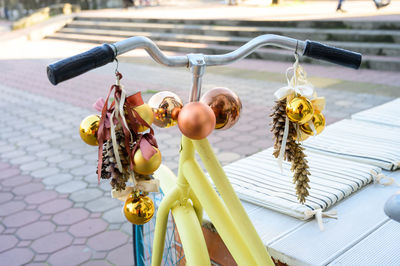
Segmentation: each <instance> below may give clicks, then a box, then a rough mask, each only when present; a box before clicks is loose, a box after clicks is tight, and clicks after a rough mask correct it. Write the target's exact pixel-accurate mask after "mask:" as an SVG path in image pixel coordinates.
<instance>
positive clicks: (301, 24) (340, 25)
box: [76, 15, 400, 30]
mask: <svg viewBox="0 0 400 266" xmlns="http://www.w3.org/2000/svg"><path fill="white" fill-rule="evenodd" d="M76 20H86V21H99V22H100V21H101V22H106V21H113V22H128V23H132V22H137V23H161V24H175V25H182V24H191V25H193V24H194V25H220V26H257V27H258V26H261V27H289V28H319V29H365V30H400V22H399V21H368V20H367V21H359V20H357V21H355V20H304V21H258V20H200V19H147V18H121V17H119V18H115V17H91V16H84V15H80V16H77V17H76Z"/></svg>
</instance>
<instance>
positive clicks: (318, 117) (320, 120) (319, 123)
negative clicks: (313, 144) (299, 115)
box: [300, 113, 325, 136]
mask: <svg viewBox="0 0 400 266" xmlns="http://www.w3.org/2000/svg"><path fill="white" fill-rule="evenodd" d="M311 121H312V122H313V124H314V128H315V131H316V133H317V135H318V134H319V133H321V132H322V131H323V130H324V128H325V117H324V115H323V114H322V113H315V114H314V116H313V118H312V120H311ZM300 129H301V131H303V132H304V133H306V134H308V135H311V136H313V135H314V132H313V130H312V128H311V126H310V122H307V123H305V124H304V125H301V126H300Z"/></svg>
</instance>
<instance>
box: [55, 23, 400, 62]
mask: <svg viewBox="0 0 400 266" xmlns="http://www.w3.org/2000/svg"><path fill="white" fill-rule="evenodd" d="M59 33H65V34H83V35H98V36H113V37H124V38H128V37H132V36H139V35H140V36H146V37H149V38H150V39H152V40H165V41H179V42H197V43H205V44H221V45H230V46H241V45H243V44H245V43H246V42H248V41H250V40H251V39H252V37H236V36H214V35H207V34H204V35H194V34H175V33H164V32H145V31H123V30H102V29H87V28H69V27H67V28H64V29H62V30H61V31H59ZM285 36H287V35H285ZM313 40H318V41H321V40H319V39H313ZM322 42H323V43H326V44H330V45H333V46H336V47H340V48H343V49H347V50H352V51H357V52H360V53H362V54H368V55H381V56H382V55H387V56H400V44H387V43H356V42H331V41H323V40H322Z"/></svg>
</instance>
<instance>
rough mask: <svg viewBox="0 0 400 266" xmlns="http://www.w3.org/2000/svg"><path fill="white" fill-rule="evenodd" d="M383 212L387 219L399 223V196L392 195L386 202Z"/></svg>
mask: <svg viewBox="0 0 400 266" xmlns="http://www.w3.org/2000/svg"><path fill="white" fill-rule="evenodd" d="M384 210H385V213H386V215H387V216H389V218H391V219H393V220H395V221H396V222H399V223H400V194H394V195H392V196H391V197H390V198H389V199H388V200H387V201H386V203H385V208H384Z"/></svg>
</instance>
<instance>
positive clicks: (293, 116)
mask: <svg viewBox="0 0 400 266" xmlns="http://www.w3.org/2000/svg"><path fill="white" fill-rule="evenodd" d="M286 114H287V116H288V118H289V119H290V121H292V122H295V123H298V124H300V125H302V124H304V123H306V122H308V121H309V120H310V119H311V118H312V117H313V114H314V109H313V106H312V103H311V101H310V100H308V99H307V98H306V97H303V96H299V97H295V98H293V99H292V100H291V101H290V102H288V104H287V105H286Z"/></svg>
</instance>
